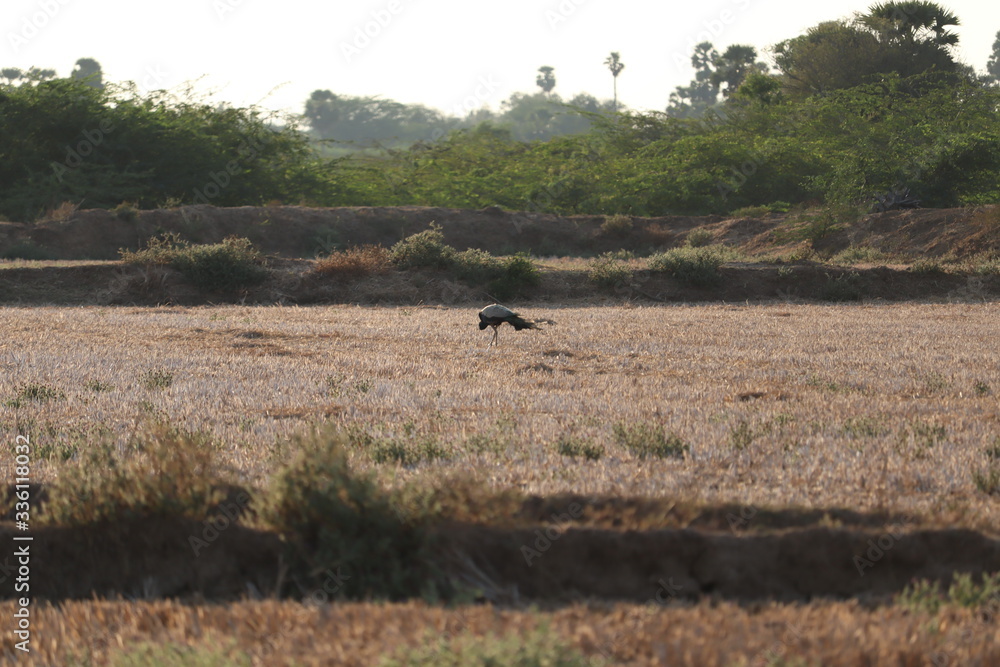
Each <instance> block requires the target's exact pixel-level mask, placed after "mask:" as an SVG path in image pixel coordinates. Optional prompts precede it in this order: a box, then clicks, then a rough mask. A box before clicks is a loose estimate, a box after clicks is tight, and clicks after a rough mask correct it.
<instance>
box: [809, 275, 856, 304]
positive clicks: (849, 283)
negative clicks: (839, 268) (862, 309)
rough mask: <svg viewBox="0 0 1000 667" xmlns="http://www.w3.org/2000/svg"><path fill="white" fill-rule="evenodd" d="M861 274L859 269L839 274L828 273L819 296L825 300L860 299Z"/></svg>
mask: <svg viewBox="0 0 1000 667" xmlns="http://www.w3.org/2000/svg"><path fill="white" fill-rule="evenodd" d="M861 282H862V280H861V274H860V273H858V272H857V271H851V272H849V273H842V274H840V275H839V276H836V277H834V276H831V275H830V274H829V273H828V274H826V283H824V285H823V287H822V288H821V289H820V292H819V298H820V299H822V300H823V301H833V302H842V301H860V300H861V297H862V293H861Z"/></svg>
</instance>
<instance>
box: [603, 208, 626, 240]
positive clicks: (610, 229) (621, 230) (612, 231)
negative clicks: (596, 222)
mask: <svg viewBox="0 0 1000 667" xmlns="http://www.w3.org/2000/svg"><path fill="white" fill-rule="evenodd" d="M630 231H632V216H630V215H622V214H621V213H616V214H615V215H609V216H605V217H604V222H603V223H601V232H602V233H603V234H606V235H608V236H625V235H626V234H628V233H629V232H630Z"/></svg>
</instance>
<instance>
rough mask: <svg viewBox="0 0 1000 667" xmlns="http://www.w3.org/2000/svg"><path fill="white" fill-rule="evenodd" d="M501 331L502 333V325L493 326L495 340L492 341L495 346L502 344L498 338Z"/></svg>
mask: <svg viewBox="0 0 1000 667" xmlns="http://www.w3.org/2000/svg"><path fill="white" fill-rule="evenodd" d="M499 333H500V327H497V326H494V327H493V342H492V343H490V344H491V345H493V347H498V346H499V345H500V343H499V341H498V338H497V336H498V335H499Z"/></svg>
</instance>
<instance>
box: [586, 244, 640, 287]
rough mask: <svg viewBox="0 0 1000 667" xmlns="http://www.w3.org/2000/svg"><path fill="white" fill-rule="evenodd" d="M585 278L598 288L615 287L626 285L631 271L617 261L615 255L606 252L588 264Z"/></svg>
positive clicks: (630, 277) (630, 276) (629, 279)
mask: <svg viewBox="0 0 1000 667" xmlns="http://www.w3.org/2000/svg"><path fill="white" fill-rule="evenodd" d="M589 267H590V268H589V270H588V271H587V278H588V279H589V280H590V282H592V283H594V284H595V285H598V286H599V287H616V286H618V285H622V284H628V283H629V282H630V281H631V279H632V269H630V268H629V267H628V265H626V264H625V263H624V262H622V261H621V260H619V259H618V257H617V255H616V253H611V252H606V253H603V254H602V255H599V256H598V257H595V258H594V259H592V260H590V262H589Z"/></svg>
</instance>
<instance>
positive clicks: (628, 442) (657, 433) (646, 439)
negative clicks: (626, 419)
mask: <svg viewBox="0 0 1000 667" xmlns="http://www.w3.org/2000/svg"><path fill="white" fill-rule="evenodd" d="M612 430H613V432H614V434H615V439H616V440H617V441H618V444H620V445H622V446H623V447H624V448H625V449H627V450H628V451H630V452H632V453H633V454H635V455H636V456H638V457H639V458H641V459H645V458H648V457H654V458H658V459H666V458H684V455H685V454H687V453H688V452H690V451H691V447H690V446H689V445H688V444H687V443H686V442H684V441H683V440H682V439H681V438H680V437H679V436H678V435H676V434H674V433H668V432H667V431H666V429H665V428H664V427H663V425H662V424H650V423H640V424H626V423H623V422H622V423H618V424H615V425H614V427H613V428H612Z"/></svg>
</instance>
